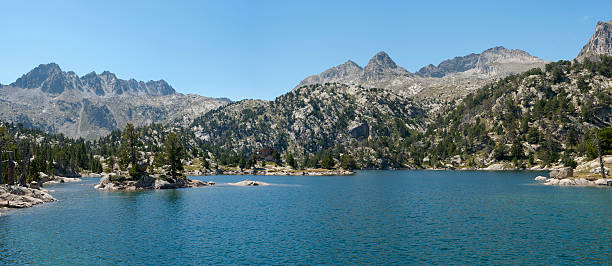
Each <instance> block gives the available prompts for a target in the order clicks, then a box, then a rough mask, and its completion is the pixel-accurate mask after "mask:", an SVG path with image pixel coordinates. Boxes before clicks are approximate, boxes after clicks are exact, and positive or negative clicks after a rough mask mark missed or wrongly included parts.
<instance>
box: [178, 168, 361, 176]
mask: <svg viewBox="0 0 612 266" xmlns="http://www.w3.org/2000/svg"><path fill="white" fill-rule="evenodd" d="M354 174H355V172H354V171H350V170H344V169H334V170H328V169H305V170H293V169H284V168H280V169H243V170H240V169H225V170H222V169H217V170H208V171H186V172H185V175H192V176H208V175H261V176H349V175H354Z"/></svg>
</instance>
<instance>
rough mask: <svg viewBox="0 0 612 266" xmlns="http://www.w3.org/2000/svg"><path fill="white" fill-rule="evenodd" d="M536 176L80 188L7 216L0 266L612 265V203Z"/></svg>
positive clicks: (375, 176)
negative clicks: (205, 265)
mask: <svg viewBox="0 0 612 266" xmlns="http://www.w3.org/2000/svg"><path fill="white" fill-rule="evenodd" d="M538 174H539V173H536V172H482V171H480V172H473V171H362V172H359V173H358V174H357V175H355V176H348V177H347V176H333V177H301V176H300V177H287V176H279V177H273V176H270V177H263V176H258V177H255V178H253V179H255V180H260V181H263V182H267V183H273V184H280V185H273V186H265V187H233V186H223V185H220V186H214V187H205V188H194V189H179V190H164V191H144V192H105V191H97V190H94V189H93V187H92V184H93V183H95V182H96V181H97V180H95V179H86V180H85V181H83V182H81V183H73V184H59V185H54V186H49V187H48V188H49V189H52V190H54V192H52V194H53V195H54V196H55V197H56V198H57V199H59V202H54V203H50V204H46V205H41V206H36V207H33V208H30V209H25V210H19V211H12V212H10V213H8V215H5V216H0V264H29V263H33V264H54V265H55V264H128V263H129V264H139V263H145V264H146V263H148V264H151V263H153V264H202V263H209V264H211V263H214V264H292V263H301V264H316V263H335V264H347V263H350V264H353V263H367V264H372V263H376V264H394V263H396V264H408V263H427V264H429V263H443V264H457V263H459V264H499V263H503V264H519V263H520V264H533V263H537V264H559V263H563V264H574V263H584V264H610V263H612V189H608V188H580V187H549V186H542V185H536V184H535V182H534V181H533V178H534V177H535V176H536V175H538ZM244 178H245V177H244V176H209V177H204V178H203V179H205V180H214V181H216V182H217V183H225V182H236V181H240V180H243V179H244Z"/></svg>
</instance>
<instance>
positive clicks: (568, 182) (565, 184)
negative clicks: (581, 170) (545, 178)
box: [559, 178, 576, 186]
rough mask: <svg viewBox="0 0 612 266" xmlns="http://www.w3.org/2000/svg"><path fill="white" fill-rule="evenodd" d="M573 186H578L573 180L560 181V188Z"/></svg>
mask: <svg viewBox="0 0 612 266" xmlns="http://www.w3.org/2000/svg"><path fill="white" fill-rule="evenodd" d="M573 185H576V183H575V182H574V180H572V179H569V178H565V179H561V180H559V186H573Z"/></svg>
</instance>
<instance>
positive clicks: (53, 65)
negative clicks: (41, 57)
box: [33, 62, 62, 72]
mask: <svg viewBox="0 0 612 266" xmlns="http://www.w3.org/2000/svg"><path fill="white" fill-rule="evenodd" d="M33 70H43V71H45V72H50V71H62V69H61V68H60V67H59V65H58V64H56V63H53V62H51V63H48V64H40V65H38V66H37V67H36V68H34V69H33Z"/></svg>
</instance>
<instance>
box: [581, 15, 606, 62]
mask: <svg viewBox="0 0 612 266" xmlns="http://www.w3.org/2000/svg"><path fill="white" fill-rule="evenodd" d="M610 53H612V20H610V21H608V22H602V21H600V22H597V26H596V27H595V33H593V36H591V39H589V41H588V42H587V43H586V44H585V45H584V47H582V50H580V53H579V54H578V57H576V59H577V60H579V61H582V60H584V59H591V60H593V59H596V58H597V57H598V56H600V55H605V54H610Z"/></svg>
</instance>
